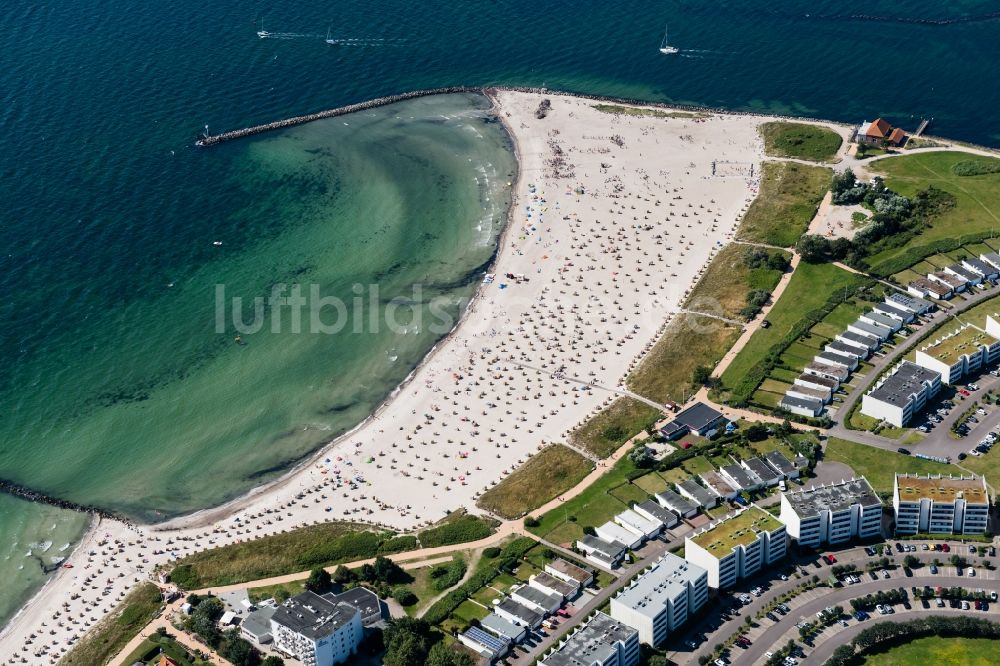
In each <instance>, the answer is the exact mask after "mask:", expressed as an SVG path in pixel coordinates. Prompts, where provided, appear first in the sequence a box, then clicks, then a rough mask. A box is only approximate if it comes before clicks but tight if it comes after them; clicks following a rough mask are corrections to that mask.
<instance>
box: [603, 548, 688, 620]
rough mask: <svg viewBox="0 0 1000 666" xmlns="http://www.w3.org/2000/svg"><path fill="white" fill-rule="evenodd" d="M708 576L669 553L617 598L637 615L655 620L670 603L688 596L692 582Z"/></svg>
mask: <svg viewBox="0 0 1000 666" xmlns="http://www.w3.org/2000/svg"><path fill="white" fill-rule="evenodd" d="M707 573H708V572H706V571H705V570H704V569H702V568H701V567H699V566H698V565H696V564H691V563H690V562H687V561H686V560H684V559H682V558H680V557H678V556H677V555H674V554H673V553H665V554H664V555H663V557H661V558H660V559H658V560H657V561H656V562H654V563H653V566H652V568H650V569H649V570H647V571H644V572H642V573H641V574H639V576H638V577H637V578H636V579H635V580H633V581H632V583H631V584H630V585H629V586H628V587H626V588H625V589H624V590H622V591H621V592H619V593H618V595H617V596H616V597H615V599H617V600H618V602H619V603H621V604H623V605H625V606H628V607H629V608H631V609H633V610H634V611H636V612H637V613H640V614H642V615H645V616H647V617H651V618H655V617H656V616H657V615H658V614H659V613H660V612H662V610H663V607H664V606H665V605H666V602H667V601H668V600H670V599H676V598H677V597H678V596H680V595H686V594H687V589H688V583H690V584H692V585H693V584H695V583H697V582H698V580H699V579H700V578H702V577H703V576H705V575H706V574H707Z"/></svg>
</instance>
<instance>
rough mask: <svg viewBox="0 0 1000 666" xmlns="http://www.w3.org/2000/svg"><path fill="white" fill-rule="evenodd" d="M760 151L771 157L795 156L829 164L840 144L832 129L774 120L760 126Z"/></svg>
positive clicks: (838, 136)
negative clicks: (762, 139)
mask: <svg viewBox="0 0 1000 666" xmlns="http://www.w3.org/2000/svg"><path fill="white" fill-rule="evenodd" d="M760 134H761V136H762V137H764V151H765V152H766V153H767V154H768V155H770V156H771V157H797V158H799V159H803V160H812V161H814V162H829V161H831V160H832V159H833V158H834V157H836V156H837V150H839V149H840V145H841V144H842V143H843V139H841V137H840V135H839V134H837V133H836V132H834V131H833V130H830V129H827V128H825V127H819V126H817V125H807V124H805V123H790V122H787V121H784V120H778V121H774V122H770V123H764V124H763V125H761V126H760Z"/></svg>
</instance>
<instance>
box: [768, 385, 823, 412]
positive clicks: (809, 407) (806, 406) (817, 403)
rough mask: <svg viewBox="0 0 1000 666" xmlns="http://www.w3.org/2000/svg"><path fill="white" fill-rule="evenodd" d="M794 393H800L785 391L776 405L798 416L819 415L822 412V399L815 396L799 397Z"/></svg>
mask: <svg viewBox="0 0 1000 666" xmlns="http://www.w3.org/2000/svg"><path fill="white" fill-rule="evenodd" d="M794 393H800V391H795V392H793V394H789V393H785V395H784V397H782V398H781V400H780V401H779V402H778V407H781V408H782V409H784V410H786V411H789V412H791V413H792V414H798V415H799V416H807V417H809V418H813V417H816V416H819V415H820V414H822V413H823V409H824V406H823V401H822V400H819V399H817V398H801V397H799V396H798V395H794Z"/></svg>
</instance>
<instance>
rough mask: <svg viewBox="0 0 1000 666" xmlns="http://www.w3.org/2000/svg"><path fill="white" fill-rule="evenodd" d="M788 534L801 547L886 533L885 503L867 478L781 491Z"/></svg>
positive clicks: (782, 518) (843, 541)
mask: <svg viewBox="0 0 1000 666" xmlns="http://www.w3.org/2000/svg"><path fill="white" fill-rule="evenodd" d="M778 519H779V520H781V522H783V523H784V524H785V529H786V530H788V536H790V537H792V538H793V539H795V540H796V542H797V543H798V544H799V546H805V547H809V548H819V547H820V546H821V545H824V544H840V543H846V542H848V541H851V540H852V539H872V538H875V537H877V536H879V535H880V534H881V533H882V502H881V501H880V500H879V498H878V495H876V494H875V491H874V490H872V487H871V484H869V483H868V480H867V479H865V478H864V477H861V478H860V479H851V480H850V481H841V482H840V483H834V484H830V485H820V486H813V487H811V488H807V489H803V490H798V491H793V492H789V493H782V494H781V514H780V515H779V516H778Z"/></svg>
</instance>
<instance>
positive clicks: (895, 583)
mask: <svg viewBox="0 0 1000 666" xmlns="http://www.w3.org/2000/svg"><path fill="white" fill-rule="evenodd" d="M949 569H951V567H949ZM861 579H862V582H861V583H858V584H856V585H848V586H845V587H839V588H833V589H827V590H824V591H823V592H822V593H820V594H817V595H815V596H812V597H811V598H809V599H806V600H804V601H800V600H799V599H798V598H796V599H793V600H792V601H791V602H789V603H788V606H790V607H791V609H792V612H791V613H789V614H788V615H785V616H779V617H780V621H779V622H771V621H770V620H768V619H766V618H765V619H763V620H761V623H762V625H767V626H766V627H765V630H764V631H763V633H759V634H758V633H757V631H753V632H750V633H748V636H749V637H750V640H752V641H753V645H751V646H750V647H749V648H748V649H746V650H741V649H739V648H735V649H734V650H733V651H732V652H731V655H730V660H731V661H732V663H733V664H756V663H758V662H760V663H763V662H764V661H765V658H764V653H765V652H767V651H768V650H773V649H774V648H775V647H781V646H782V645H784V644H785V643H787V642H788V637H786V636H785V634H786V633H787V632H789V631H792V632H793V633H794V634H795V638H796V639H798V629H797V628H796V626H795V625H796V624H798V623H799V622H801V621H802V620H808V621H815V620H816V613H818V612H820V611H821V610H823V609H824V608H827V607H829V606H843V607H844V610H845V612H848V613H849V612H851V605H850V601H851V599H855V598H857V597H863V596H865V595H866V594H874V593H876V592H880V591H886V590H895V589H898V588H900V587H902V588H903V589H905V590H906V591H907V593H909V592H910V587H912V586H914V585H916V586H917V587H923V586H924V585H930V586H931V587H936V586H938V585H941V586H943V587H965V588H971V589H977V590H978V589H983V590H986V591H996V592H997V593H1000V580H996V579H987V578H984V577H979V576H977V577H976V578H967V577H965V576H955V575H950V576H942V575H940V574H939V575H932V574H931V573H929V571H928V570H927V568H926V567H924V568H921V569H917V570H916V571H914V572H913V576H912V577H908V576H905V575H903V574H901V573H899V572H898V571H896V572H893V574H892V577H891V578H889V579H883V578H881V577H879V579H878V580H871V578H870V577H869V576H867V575H862V576H861ZM973 581H975V582H973ZM910 604H911V606H913V607H914V608H917V607H920V603H919V602H916V603H914V602H913V601H912V600H911V601H910ZM896 608H901V606H899V605H897V606H896ZM990 608H991V612H993V610H994V608H993V604H990ZM928 610H939V609H938V608H937V607H936V606H932V608H930V609H928ZM963 612H966V613H975V614H981V613H982V611H973V610H969V611H963ZM875 617H879V618H881V619H887V620H888V619H894V618H896V615H895V614H894V615H891V616H878V615H872V618H875ZM848 623H849V625H850V626H849V627H848V628H849V629H854V630H855V634H854V635H856V633H857V632H858V631H860V630H862V629H864V628H865V627H867V626H870V625H871V624H872V621H871V620H870V619H869V620H865V621H863V622H858V621H857V620H855V619H853V618H851V619H850V620H849V621H848ZM838 626H839V625H838ZM840 628H841V629H845V628H844V627H840ZM851 638H853V635H845V634H844V631H840V632H836V631H831V629H830V628H827V629H825V630H824V631H823V632H822V633H821V634H820V636H819V640H818V641H817V643H819V644H820V645H829V646H830V647H829V654H827V655H826V656H827V657H829V656H830V654H832V653H833V651H834V650H835V649H836V648H837V646H839V645H843V644H844V643H846V642H847V641H849V640H851ZM818 651H819V649H818V648H817V650H816V651H809V650H808V648H807V650H806V655H807V656H806V659H805V663H806V664H822V663H823V661H824V660H825V658H823V657H822V656H821V655H817V654H816V652H818Z"/></svg>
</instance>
